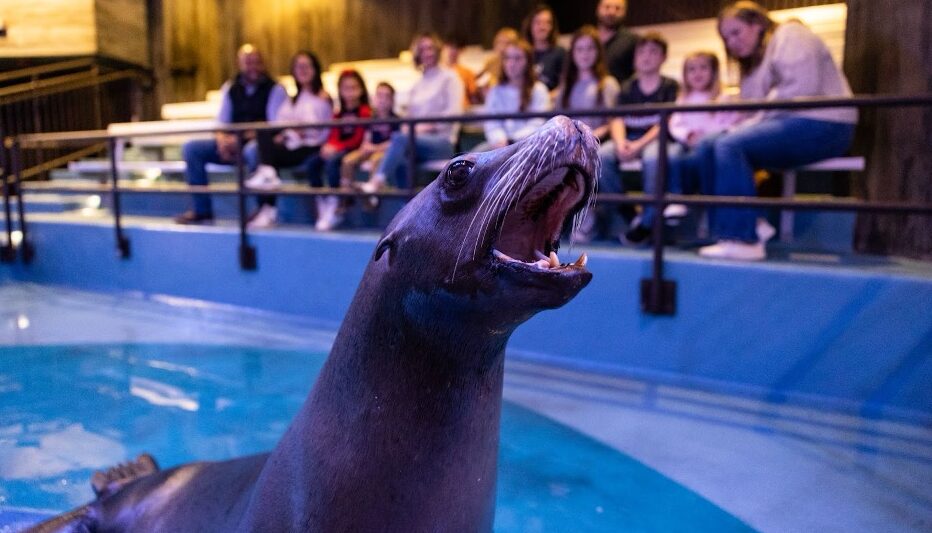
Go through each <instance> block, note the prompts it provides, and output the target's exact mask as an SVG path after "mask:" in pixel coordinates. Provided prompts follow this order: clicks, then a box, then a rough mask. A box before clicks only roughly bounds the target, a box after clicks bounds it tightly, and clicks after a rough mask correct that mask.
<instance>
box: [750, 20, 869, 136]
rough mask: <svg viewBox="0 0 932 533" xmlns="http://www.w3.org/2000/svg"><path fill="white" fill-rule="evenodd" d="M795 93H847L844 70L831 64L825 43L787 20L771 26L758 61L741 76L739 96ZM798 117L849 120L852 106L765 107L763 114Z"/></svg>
mask: <svg viewBox="0 0 932 533" xmlns="http://www.w3.org/2000/svg"><path fill="white" fill-rule="evenodd" d="M799 96H832V97H846V96H851V87H849V86H848V80H847V79H845V75H844V73H842V72H841V70H840V69H839V68H838V66H837V65H835V62H834V61H833V60H832V56H831V54H830V53H829V51H828V47H826V46H825V43H823V42H822V40H821V39H820V38H819V37H818V36H817V35H816V34H814V33H812V31H811V30H810V29H809V28H807V27H806V26H804V25H802V24H799V23H796V22H788V23H784V24H780V25H779V26H777V28H776V29H775V30H774V32H773V35H772V36H771V38H770V42H769V43H768V44H767V50H766V51H765V52H764V58H763V60H762V61H761V64H760V65H758V66H757V68H755V69H754V70H753V71H752V72H751V73H750V74H748V75H747V76H745V77H744V78H743V79H742V80H741V98H742V99H743V100H755V99H767V100H782V99H786V98H795V97H799ZM787 114H790V115H793V116H797V117H801V118H809V119H815V120H826V121H829V122H845V123H849V124H853V123H855V122H857V120H858V112H857V109H856V108H853V107H836V108H822V109H804V110H798V111H782V110H776V111H768V112H766V113H765V115H764V116H762V117H760V118H765V117H767V116H776V115H787Z"/></svg>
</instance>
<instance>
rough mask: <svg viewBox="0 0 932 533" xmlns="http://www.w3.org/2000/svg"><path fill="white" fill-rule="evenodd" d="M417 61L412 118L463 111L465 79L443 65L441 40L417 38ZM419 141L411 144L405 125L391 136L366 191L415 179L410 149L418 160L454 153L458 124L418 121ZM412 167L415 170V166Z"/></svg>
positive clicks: (365, 185)
mask: <svg viewBox="0 0 932 533" xmlns="http://www.w3.org/2000/svg"><path fill="white" fill-rule="evenodd" d="M413 48H414V54H413V55H414V64H415V65H416V66H417V67H418V68H419V69H420V70H421V78H420V79H419V80H418V81H417V82H415V83H414V85H413V86H412V87H411V90H410V92H409V93H408V108H407V116H408V117H409V118H418V117H429V116H444V115H446V116H449V115H459V114H462V113H463V94H464V89H463V81H462V80H461V79H460V77H459V76H457V75H456V73H455V72H453V71H452V70H450V69H447V68H444V67H442V66H441V65H440V39H438V38H437V36H436V35H434V34H431V33H422V34H419V35H418V36H417V37H416V38H415V39H414V44H413ZM414 131H415V134H416V135H415V138H416V142H415V145H414V146H410V139H409V136H408V132H407V131H406V128H402V130H401V131H398V132H396V133H394V134H393V135H392V140H391V143H390V144H389V146H388V150H386V151H385V157H383V158H382V161H381V162H380V163H379V167H378V169H376V171H375V172H374V173H373V174H372V177H371V178H369V181H367V182H365V183H363V184H362V185H360V189H361V190H363V191H365V192H375V191H377V190H379V189H380V188H381V187H382V186H383V185H385V183H386V182H387V181H388V180H389V179H392V180H396V181H395V182H396V184H397V185H398V186H399V187H408V186H409V185H410V184H411V183H412V182H413V179H414V176H413V175H409V174H408V170H409V169H408V168H407V161H408V158H407V152H408V150H409V149H412V150H414V159H415V162H416V163H417V162H423V161H427V160H429V159H441V158H449V157H452V156H453V145H454V142H455V137H456V132H457V125H455V124H453V123H450V122H419V123H417V125H416V127H415V130H414ZM412 170H413V169H412Z"/></svg>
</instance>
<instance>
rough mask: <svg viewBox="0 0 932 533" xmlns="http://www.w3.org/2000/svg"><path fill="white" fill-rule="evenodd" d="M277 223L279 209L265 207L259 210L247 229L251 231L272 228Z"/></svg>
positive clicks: (269, 206)
mask: <svg viewBox="0 0 932 533" xmlns="http://www.w3.org/2000/svg"><path fill="white" fill-rule="evenodd" d="M277 222H278V208H276V207H274V206H271V205H263V206H262V207H260V208H259V212H258V213H256V216H254V217H252V220H250V221H249V224H247V225H246V227H247V228H249V229H262V228H271V227H272V226H274V225H275V224H276V223H277Z"/></svg>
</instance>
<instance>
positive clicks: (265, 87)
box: [175, 44, 288, 224]
mask: <svg viewBox="0 0 932 533" xmlns="http://www.w3.org/2000/svg"><path fill="white" fill-rule="evenodd" d="M236 60H237V67H238V70H239V72H238V73H237V74H236V76H235V77H234V78H233V79H232V80H229V81H227V82H226V83H224V84H223V87H221V88H220V92H221V94H222V96H221V104H220V112H219V113H218V115H217V122H218V123H220V124H235V123H238V122H263V121H266V120H270V119H272V118H274V116H275V112H276V111H277V110H278V107H279V106H280V105H281V104H282V102H284V101H285V99H286V98H287V97H288V95H287V93H286V92H285V89H284V87H282V86H281V85H279V84H278V83H276V82H275V81H274V80H272V79H271V78H269V76H268V73H267V72H266V70H265V63H264V62H263V61H262V54H260V53H259V50H258V49H257V48H256V47H255V46H253V45H251V44H244V45H243V46H241V47H240V49H239V51H238V52H237V54H236ZM249 133H252V132H249ZM246 137H247V138H252V137H254V135H247V136H246ZM240 150H242V151H243V158H244V160H245V161H246V164H247V166H249V167H250V169H251V170H254V167H255V166H256V162H257V157H256V150H255V143H254V142H249V143H247V144H246V145H245V146H240V145H239V142H238V141H237V136H236V135H233V134H230V133H224V132H217V133H216V134H215V135H214V138H213V139H197V140H192V141H188V142H186V143H185V144H184V146H183V147H182V149H181V152H182V154H183V156H184V161H185V164H186V165H187V170H186V171H185V175H186V178H187V181H188V184H190V185H207V184H208V180H207V170H206V166H207V164H208V163H220V164H231V163H235V162H236V157H237V155H238V153H239V151H240ZM213 218H214V213H213V207H212V206H211V201H210V196H209V195H208V194H195V195H194V208H193V209H191V210H189V211H186V212H184V213H182V214H181V215H178V216H177V217H176V218H175V221H176V222H178V223H179V224H198V223H202V222H209V221H212V220H213Z"/></svg>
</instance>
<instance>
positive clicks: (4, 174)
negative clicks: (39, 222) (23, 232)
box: [0, 130, 16, 263]
mask: <svg viewBox="0 0 932 533" xmlns="http://www.w3.org/2000/svg"><path fill="white" fill-rule="evenodd" d="M0 143H3V144H0V168H2V170H0V179H2V180H3V219H4V221H5V222H6V227H5V230H6V243H4V244H3V246H2V247H0V262H3V263H12V262H13V261H14V260H15V259H16V248H14V247H13V209H12V207H11V206H10V169H9V166H8V165H7V157H6V140H5V139H4V138H3V132H2V130H0Z"/></svg>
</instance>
